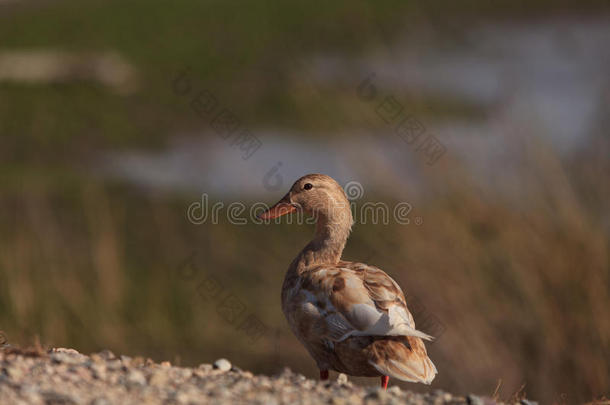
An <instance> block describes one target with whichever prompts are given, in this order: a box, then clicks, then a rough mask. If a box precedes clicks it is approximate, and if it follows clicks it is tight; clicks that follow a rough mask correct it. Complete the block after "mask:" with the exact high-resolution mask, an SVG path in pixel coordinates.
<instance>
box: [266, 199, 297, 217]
mask: <svg viewBox="0 0 610 405" xmlns="http://www.w3.org/2000/svg"><path fill="white" fill-rule="evenodd" d="M296 210H297V209H296V207H295V206H294V205H292V203H291V202H290V194H286V195H285V196H284V198H282V199H281V200H280V201H278V202H277V203H276V204H275V205H274V206H273V207H271V208H269V209H268V210H266V211H264V212H262V213H261V214H259V215H258V217H259V218H260V219H273V218H277V217H281V216H282V215H286V214H290V213H291V212H294V211H296Z"/></svg>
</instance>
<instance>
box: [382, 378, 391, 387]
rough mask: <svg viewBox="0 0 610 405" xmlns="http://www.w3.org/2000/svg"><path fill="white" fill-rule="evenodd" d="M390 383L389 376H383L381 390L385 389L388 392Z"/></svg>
mask: <svg viewBox="0 0 610 405" xmlns="http://www.w3.org/2000/svg"><path fill="white" fill-rule="evenodd" d="M388 382H390V377H388V376H387V375H382V376H381V388H383V389H384V390H387V389H388Z"/></svg>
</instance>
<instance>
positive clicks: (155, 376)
mask: <svg viewBox="0 0 610 405" xmlns="http://www.w3.org/2000/svg"><path fill="white" fill-rule="evenodd" d="M168 380H169V376H168V375H167V373H166V372H165V371H161V370H156V371H154V372H153V373H152V375H151V376H150V380H149V381H148V383H149V384H150V385H154V386H156V387H161V386H163V385H165V384H166V383H167V381H168Z"/></svg>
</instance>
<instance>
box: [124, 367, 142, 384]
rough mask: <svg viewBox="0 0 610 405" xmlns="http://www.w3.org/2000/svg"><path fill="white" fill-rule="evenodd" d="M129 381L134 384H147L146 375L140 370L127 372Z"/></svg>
mask: <svg viewBox="0 0 610 405" xmlns="http://www.w3.org/2000/svg"><path fill="white" fill-rule="evenodd" d="M127 383H129V384H132V385H146V377H144V374H143V373H142V372H141V371H139V370H131V371H130V372H129V374H127Z"/></svg>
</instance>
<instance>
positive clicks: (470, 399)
mask: <svg viewBox="0 0 610 405" xmlns="http://www.w3.org/2000/svg"><path fill="white" fill-rule="evenodd" d="M466 402H467V403H468V404H469V405H484V404H483V400H482V399H481V398H479V397H477V396H476V395H473V394H470V395H468V396H467V397H466Z"/></svg>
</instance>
